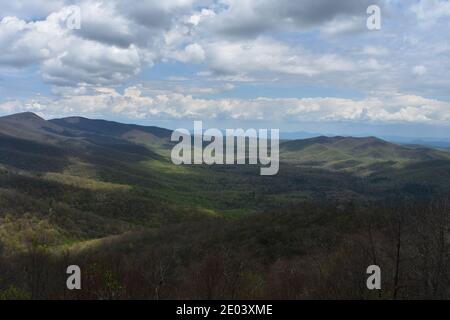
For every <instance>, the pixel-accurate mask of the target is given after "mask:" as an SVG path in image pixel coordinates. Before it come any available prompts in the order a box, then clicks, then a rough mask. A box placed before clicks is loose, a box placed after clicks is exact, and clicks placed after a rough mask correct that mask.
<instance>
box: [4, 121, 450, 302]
mask: <svg viewBox="0 0 450 320" xmlns="http://www.w3.org/2000/svg"><path fill="white" fill-rule="evenodd" d="M171 132H172V131H171V130H168V129H164V128H159V127H149V126H139V125H132V124H122V123H118V122H111V121H105V120H91V119H86V118H82V117H69V118H63V119H53V120H44V119H42V118H41V117H39V116H37V115H36V114H33V113H21V114H15V115H10V116H6V117H1V118H0V203H1V204H2V205H1V207H0V249H1V250H0V260H1V259H7V261H8V263H9V264H8V263H7V264H6V265H10V266H11V268H12V269H17V268H25V267H26V265H27V264H26V263H28V262H27V261H32V260H27V259H28V258H26V259H25V258H24V259H25V260H23V261H24V262H23V263H24V265H22V264H20V265H19V266H15V267H14V264H15V263H19V262H14V261H16V260H14V259H19V260H17V261H22V260H21V258H20V257H22V255H24V256H25V257H28V255H30V254H33V255H35V254H37V253H36V252H38V253H39V254H44V253H45V255H44V256H46V255H47V254H48V255H50V256H51V257H53V258H48V259H50V260H48V261H54V260H55V259H56V260H55V261H60V259H63V257H65V256H64V255H62V254H63V253H64V254H68V255H69V256H70V257H72V258H71V259H74V262H77V261H78V262H77V263H79V261H80V260H81V261H82V262H83V263H84V264H86V265H89V266H90V267H89V268H91V267H92V263H93V262H92V261H95V263H96V265H97V266H98V265H101V266H102V268H106V269H105V270H107V271H104V272H112V274H115V272H118V273H117V277H118V278H117V279H116V280H117V281H119V278H120V281H122V282H120V283H119V282H118V283H117V286H118V287H114V288H111V287H108V288H109V289H108V290H109V291H107V292H110V291H111V292H112V291H114V290H116V291H117V292H116V291H114V294H116V295H118V296H121V295H122V296H123V297H130V296H135V295H136V296H139V297H142V296H144V297H147V296H148V295H150V296H152V297H153V294H154V291H152V293H147V296H146V295H145V294H144V293H142V292H141V293H136V292H134V291H133V292H134V293H133V294H131V293H129V292H128V293H126V292H125V291H124V292H122V291H120V290H119V289H118V288H121V286H125V287H127V286H129V287H130V289H129V290H132V289H131V282H129V281H131V280H129V279H128V278H122V277H125V276H126V275H127V274H128V273H129V272H131V271H130V270H131V269H129V268H131V266H130V265H129V261H134V262H133V264H134V265H136V266H141V267H142V268H144V266H145V265H146V263H150V264H151V265H152V266H153V267H155V268H156V269H154V270H153V269H152V272H156V273H152V274H147V273H145V274H146V276H148V277H156V278H155V279H153V278H152V279H153V280H154V283H153V282H152V281H153V280H151V281H150V280H145V281H150V282H152V285H151V288H152V289H151V290H161V288H160V287H159V286H160V284H159V285H158V284H157V283H160V282H161V281H163V282H164V283H166V281H168V282H167V293H166V297H168V298H173V297H179V294H181V293H180V292H182V294H181V295H182V296H183V295H184V296H186V297H191V298H192V297H200V296H203V294H204V291H202V295H199V296H198V295H195V294H193V293H192V290H194V289H192V288H186V287H185V286H186V285H187V284H186V283H184V282H183V281H182V279H181V278H183V277H187V278H186V279H188V278H189V277H194V278H195V277H197V276H200V275H199V272H200V273H202V272H203V271H201V270H203V269H202V268H213V269H212V270H215V269H214V268H219V266H217V265H216V263H219V264H220V265H221V264H222V263H225V265H224V266H222V267H220V268H225V267H226V266H228V267H230V268H231V266H233V268H234V267H236V268H238V264H236V263H238V261H241V260H242V256H241V255H244V256H245V257H246V258H245V259H244V260H245V261H247V262H248V263H250V264H251V267H250V266H249V267H248V268H249V269H248V272H250V270H251V274H250V273H245V274H241V277H244V278H243V279H245V281H246V282H245V283H246V284H245V286H249V287H248V288H247V287H245V288H246V289H245V290H244V289H239V290H240V291H239V292H240V296H241V297H246V298H249V297H260V298H262V297H272V296H270V295H269V293H268V292H270V290H269V289H268V288H266V289H264V290H263V289H262V288H260V289H259V290H262V291H261V292H260V295H258V294H256V293H255V292H254V291H246V290H250V289H249V288H250V287H251V288H253V289H254V286H256V283H257V282H258V281H260V282H261V283H266V285H269V284H270V285H275V282H272V280H270V279H269V278H270V277H272V276H274V275H275V274H273V272H275V271H273V270H272V269H271V268H278V267H277V266H278V264H279V263H281V262H280V261H285V262H283V263H287V262H286V261H287V260H284V259H288V260H289V259H294V258H295V259H297V258H298V259H301V262H298V263H301V264H305V263H306V264H308V266H307V267H305V268H306V269H305V270H309V271H308V272H311V274H313V273H314V274H315V271H314V270H316V269H314V268H313V267H312V265H309V263H312V262H308V261H309V260H304V259H310V258H313V257H315V259H318V260H320V261H322V263H324V265H326V266H327V268H332V269H333V268H337V267H336V266H337V265H334V264H333V263H338V262H337V261H335V262H333V263H331V262H330V261H328V260H327V261H328V262H326V261H325V260H326V259H325V257H328V256H326V253H327V252H329V253H331V252H332V254H333V255H335V254H338V252H340V251H339V250H347V249H346V248H347V247H346V245H347V244H348V242H346V241H350V240H349V239H353V237H354V236H355V235H356V234H360V233H361V230H362V229H361V228H366V226H365V223H366V222H365V221H368V220H369V221H373V222H371V223H372V224H373V226H372V224H371V226H372V227H373V228H375V229H376V230H378V231H374V232H375V233H376V235H374V236H377V237H380V238H383V237H387V238H386V239H385V240H382V241H386V246H388V243H389V241H390V240H389V239H390V238H389V234H390V233H389V232H390V231H389V230H390V229H389V228H390V227H391V225H390V223H391V222H392V217H394V216H395V212H399V211H398V210H399V209H393V208H394V207H396V206H398V204H400V203H405V202H407V203H414V205H413V208H415V210H416V209H417V208H419V207H420V206H421V205H422V204H426V203H429V201H435V200H433V199H442V198H445V197H447V196H448V195H449V194H450V185H449V183H448V181H449V179H450V152H447V151H443V150H439V149H434V148H429V147H424V146H406V145H399V144H395V143H390V142H387V141H384V140H381V139H379V138H376V137H364V138H361V137H358V138H355V137H340V136H336V137H325V136H318V137H312V138H308V139H301V140H283V141H281V142H280V161H281V162H280V171H279V174H278V175H276V176H260V175H259V168H257V167H255V166H251V165H241V166H227V165H213V166H207V165H184V166H175V165H174V164H172V162H171V160H170V150H171V148H172V147H173V145H174V144H173V142H171V141H170V136H171ZM380 206H388V207H389V209H373V210H372V209H368V208H372V207H380ZM401 210H403V209H401ZM414 219H417V217H415V218H414ZM413 221H416V220H411V224H410V225H411V227H412V226H415V225H416V224H415V223H416V222H413ZM427 221H428V220H427ZM430 227H431V226H430ZM377 228H378V229H377ZM384 228H388V229H389V230H387V229H386V230H384ZM433 228H434V227H433ZM411 230H413V229H411ZM436 230H437V229H436ZM411 232H412V231H411ZM361 234H362V235H364V236H366V235H367V234H366V233H361ZM413 234H414V233H413ZM345 239H347V240H345ZM383 239H384V238H383ZM388 240H389V241H388ZM352 241H353V240H352ZM351 243H353V242H351ZM383 243H384V242H383ZM339 246H341V247H339ZM380 246H381V244H380ZM388 247H389V246H388ZM158 248H161V250H163V249H164V250H163V251H161V250H160V249H158ZM36 250H37V251H36ZM229 250H231V251H229ZM330 250H331V251H330ZM386 250H387V249H386ZM389 250H390V249H389ZM2 252H3V253H2ZM143 252H144V253H143ZM215 252H216V253H217V252H220V255H219V256H217V254H215ZM230 252H233V254H232V256H233V258H232V259H231V260H229V256H228V255H229V254H230ZM386 252H389V251H386ZM2 254H3V255H4V256H3V258H2ZM411 254H412V253H411ZM12 257H16V258H12ZM218 257H219V258H218ZM385 258H386V261H388V262H389V261H390V260H389V257H388V256H386V257H385ZM11 259H13V260H11ZM52 259H53V260H52ZM77 259H78V260H77ZM99 259H100V260H99ZM108 259H117V260H119V261H122V263H124V264H125V265H126V266H123V268H124V269H123V270H121V271H120V272H119V271H117V270H115V269H114V270H113V269H110V264H108V261H109V260H108ZM146 259H149V260H146ZM211 259H212V260H211ZM215 259H219V260H218V261H219V262H218V261H216V260H215ZM220 259H222V260H220ZM323 259H325V260H323ZM327 259H328V258H327ZM333 259H338V256H335V257H334V258H333ZM45 261H47V260H45ZM150 261H151V262H150ZM168 261H170V263H169V262H168ZM289 261H290V260H289ZM333 261H334V260H333ZM388 262H386V263H388ZM391 262H392V261H391ZM391 262H389V263H391ZM20 263H22V262H20ZM46 263H50V262H46ZM159 263H160V264H161V265H159ZM166 263H169V264H168V265H167V266H166V267H167V268H169V269H170V268H173V269H170V270H169V269H167V270H166V271H167V272H168V273H170V275H171V276H170V277H171V278H170V279H171V280H170V281H169V280H161V279H160V277H163V275H160V274H159V275H158V272H162V271H161V270H159V269H158V268H162V267H161V266H162V265H164V266H165V264H166ZM211 263H212V265H211ZM289 263H291V262H289ZM296 263H297V262H296ZM330 263H331V264H330ZM153 264H155V265H153ZM229 264H230V265H229ZM235 264H236V265H235ZM338 265H339V268H340V267H342V266H341V265H340V264H338ZM141 267H139V268H141ZM153 267H152V268H153ZM228 267H227V268H228ZM199 268H200V269H199ZM102 270H103V269H102ZM133 270H134V269H133ZM157 270H159V271H157ZM164 270H165V269H164ZM233 270H234V269H233ZM236 270H238V269H236ZM246 270H247V269H246ZM270 270H272V271H270ZM274 270H275V269H274ZM330 270H331V269H330ZM333 270H335V271H336V272H338V269H333ZM166 271H165V272H166ZM1 272H2V271H1V270H0V276H1ZM5 272H7V271H5ZM11 272H12V271H11ZM133 272H137V273H139V272H141V271H137V270H134V271H133ZM142 272H143V271H142ZM211 272H212V273H213V274H214V272H213V271H211ZM305 272H306V271H305ZM339 272H340V271H339ZM219 273H220V272H219ZM5 274H6V273H5ZM119 274H120V276H119ZM41 276H42V275H39V277H41ZM96 276H99V275H98V274H96ZM24 277H25V276H24ZM101 277H104V274H103V273H102V276H101ZM164 277H166V276H164ZM167 277H169V276H168V275H167ZM180 277H181V278H180ZM266 277H269V278H266ZM5 279H6V278H5ZM8 279H9V278H8ZM21 279H22V278H18V280H17V281H15V282H14V281H13V283H12V284H10V285H11V286H14V288H15V289H17V290H19V291H13V293H11V292H10V291H2V283H7V281H6V280H2V278H1V277H0V297H1V295H2V294H3V295H12V296H14V295H15V296H17V295H20V294H23V295H28V294H31V295H32V297H33V298H42V297H48V294H49V293H48V292H47V291H45V292H44V291H40V289H36V288H37V287H36V284H34V283H28V282H27V280H26V279H27V278H23V279H22V280H21ZM39 279H40V280H39V281H41V280H42V279H41V278H39ZM101 279H103V280H101V281H103V282H104V281H106V280H105V279H104V278H101ZM126 279H128V280H126ZM47 280H48V281H50V282H51V281H55V280H54V279H53V278H52V279H47ZM5 281H6V282H5ZM42 281H43V280H42ZM111 281H112V280H111ZM133 281H134V280H133ZM136 281H137V280H136ZM145 281H144V280H142V281H141V282H142V283H146V282H145ZM192 281H194V280H192ZM217 281H225V280H224V279H219V280H217ZM227 281H229V280H227ZM239 281H241V280H239ZM255 281H256V282H255ZM103 282H101V283H103ZM194 282H195V281H194ZM194 282H193V283H194ZM197 282H198V281H197ZM197 282H195V283H197ZM247 282H248V283H247ZM133 283H134V282H133ZM155 283H156V284H155ZM224 283H228V282H226V281H225V282H224ZM4 285H5V286H6V284H4ZM107 285H108V284H107V283H106V282H105V284H103V285H102V286H107ZM109 285H110V286H111V285H113V286H114V285H115V284H109ZM190 285H193V284H192V283H190V284H189V286H190ZM224 285H225V284H224ZM310 285H311V286H313V287H314V290H319V289H318V288H317V287H315V285H313V284H310ZM155 286H156V287H155ZM44 287H45V286H44ZM30 288H34V289H33V290H37V291H36V292H35V291H33V290H31V289H30ZM158 288H159V289H158ZM253 289H252V290H253ZM30 290H31V291H30ZM55 290H56V289H55ZM96 290H97V291H96ZM102 290H105V287H102V288H100V289H99V288H97V289H95V288H94V289H91V291H89V294H94V293H95V292H96V293H95V294H98V292H100V291H101V292H104V291H102ZM124 290H125V289H124ZM199 290H200V289H199ZM201 290H206V289H204V288H203V289H201ZM227 290H228V289H227ZM296 290H297V289H296ZM299 290H300V289H299ZM314 290H313V291H314ZM56 291H57V290H56ZM56 291H55V292H56ZM119 291H120V292H119ZM194 291H195V290H194ZM319 291H320V290H319ZM319 291H317V292H316V291H314V292H316V293H317V294H318V295H319ZM2 292H3V293H2ZM18 292H19V293H18ZM57 292H58V293H54V294H55V295H58V297H59V294H60V291H57ZM118 292H119V293H118ZM130 292H131V291H130ZM158 292H159V293H158V297H161V295H162V294H163V293H162V292H161V291H158ZM205 292H206V291H205ZM227 292H228V291H227ZM250 292H253V293H250ZM296 292H297V291H296ZM263 293H264V294H263ZM111 294H112V293H111ZM210 294H211V295H212V297H230V296H229V295H228V294H229V293H227V295H225V293H223V294H224V295H220V294H219V293H218V292H215V293H210ZM230 294H231V293H230ZM252 294H253V296H252ZM298 294H300V293H298ZM304 294H306V293H304ZM320 294H323V292H322V293H320ZM348 294H350V293H348ZM305 297H307V295H306V296H305Z"/></svg>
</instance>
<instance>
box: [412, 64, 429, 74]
mask: <svg viewBox="0 0 450 320" xmlns="http://www.w3.org/2000/svg"><path fill="white" fill-rule="evenodd" d="M413 73H414V74H415V75H418V76H423V75H424V74H425V73H427V68H426V67H425V66H422V65H420V66H415V67H414V68H413Z"/></svg>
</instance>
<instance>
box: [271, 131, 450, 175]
mask: <svg viewBox="0 0 450 320" xmlns="http://www.w3.org/2000/svg"><path fill="white" fill-rule="evenodd" d="M280 150H281V158H282V159H283V160H284V161H286V162H289V163H292V164H297V165H305V166H312V167H321V168H327V169H331V170H345V171H350V172H358V173H365V174H368V173H372V172H374V171H377V170H381V169H387V168H397V169H399V168H403V167H405V166H406V165H408V164H412V163H417V162H425V161H432V160H450V153H448V152H444V151H439V150H435V149H431V148H426V147H421V146H403V145H398V144H394V143H389V142H387V141H384V140H381V139H378V138H375V137H367V138H354V137H339V136H338V137H324V136H321V137H316V138H310V139H304V140H293V141H287V142H284V143H282V144H281V146H280Z"/></svg>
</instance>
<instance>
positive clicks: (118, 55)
mask: <svg viewBox="0 0 450 320" xmlns="http://www.w3.org/2000/svg"><path fill="white" fill-rule="evenodd" d="M0 5H1V7H2V10H1V12H0V51H1V54H0V114H9V113H14V112H21V111H32V112H36V113H38V114H40V115H42V116H43V117H45V118H53V117H64V116H71V115H81V116H85V117H92V118H105V119H111V120H118V121H123V122H133V123H140V124H148V125H153V124H157V125H163V126H166V127H170V128H177V127H179V126H185V127H189V126H192V123H193V121H194V120H203V121H205V122H206V125H209V126H215V127H220V128H235V127H264V128H279V129H280V130H282V131H313V132H318V133H330V134H345V135H379V136H383V135H399V136H414V137H434V138H447V137H450V91H449V90H448V88H449V87H450V77H449V69H450V41H449V40H450V35H449V33H448V30H449V27H450V2H449V1H447V0H409V1H408V0H407V1H399V0H367V1H366V0H342V1H332V0H329V1H326V0H301V1H288V0H279V1H272V0H167V1H154V0H144V1H136V2H130V1H125V0H110V1H99V0H79V1H76V0H46V1H44V0H34V1H31V0H30V1H25V0H22V1H20V0H19V1H15V2H11V1H3V0H0ZM370 5H377V6H378V7H379V8H380V10H381V29H380V30H369V29H368V28H367V25H366V20H367V18H368V17H369V14H367V12H366V10H367V7H368V6H370ZM77 10H79V12H80V15H78V13H77ZM73 21H75V22H77V21H79V22H80V28H79V29H78V28H75V29H74V28H71V27H70V24H69V23H68V22H73Z"/></svg>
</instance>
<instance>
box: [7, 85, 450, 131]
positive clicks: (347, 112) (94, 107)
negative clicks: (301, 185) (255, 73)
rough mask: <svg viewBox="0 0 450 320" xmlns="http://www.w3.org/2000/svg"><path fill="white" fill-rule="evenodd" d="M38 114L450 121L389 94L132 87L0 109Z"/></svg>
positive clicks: (448, 111)
mask: <svg viewBox="0 0 450 320" xmlns="http://www.w3.org/2000/svg"><path fill="white" fill-rule="evenodd" d="M12 109H14V110H15V111H24V110H27V111H35V112H44V113H46V114H56V115H70V114H74V113H77V114H96V115H102V116H109V115H121V116H126V117H128V118H136V119H152V120H155V119H166V120H174V119H192V120H199V119H218V120H230V119H232V120H259V121H273V122H283V121H289V122H293V121H294V122H295V121H298V122H302V121H323V122H329V121H355V122H372V123H377V122H380V123H383V122H393V123H445V122H448V121H450V103H448V102H444V101H440V100H435V99H427V98H424V97H420V96H416V95H407V94H399V93H389V94H384V95H380V96H373V97H367V98H364V99H358V100H356V99H345V98H329V97H328V98H322V97H317V98H267V97H259V98H255V99H204V98H195V97H193V96H192V95H190V94H182V93H176V92H161V93H155V94H153V95H147V94H144V93H143V89H142V88H140V87H128V88H126V89H125V90H124V91H123V93H120V92H118V91H117V90H115V89H111V88H107V87H105V88H96V89H94V90H93V91H92V90H90V92H88V93H87V92H79V93H78V94H75V93H73V92H72V93H71V94H68V95H63V96H61V97H60V98H58V99H53V100H49V99H46V98H36V99H31V100H27V101H25V102H21V103H19V102H17V101H10V102H6V103H3V104H0V110H8V111H11V110H12Z"/></svg>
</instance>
